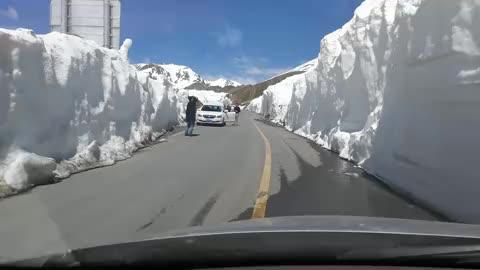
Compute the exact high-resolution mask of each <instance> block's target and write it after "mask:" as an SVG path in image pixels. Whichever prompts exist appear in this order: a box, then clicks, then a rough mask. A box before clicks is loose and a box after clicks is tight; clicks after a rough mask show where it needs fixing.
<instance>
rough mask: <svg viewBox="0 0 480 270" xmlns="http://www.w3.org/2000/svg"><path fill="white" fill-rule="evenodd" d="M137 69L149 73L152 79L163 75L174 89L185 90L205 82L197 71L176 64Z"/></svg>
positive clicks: (138, 65)
mask: <svg viewBox="0 0 480 270" xmlns="http://www.w3.org/2000/svg"><path fill="white" fill-rule="evenodd" d="M135 66H136V67H137V69H138V70H139V71H141V72H144V73H149V74H150V75H151V76H152V77H154V78H155V77H157V76H159V75H163V76H165V77H166V78H167V80H168V82H170V83H171V84H172V85H173V86H174V87H176V88H178V89H183V88H185V87H187V86H189V85H192V84H194V83H197V82H201V81H203V79H202V78H201V77H200V75H198V74H197V73H196V72H195V71H193V70H192V69H191V68H189V67H187V66H182V65H175V64H161V65H159V64H137V65H135Z"/></svg>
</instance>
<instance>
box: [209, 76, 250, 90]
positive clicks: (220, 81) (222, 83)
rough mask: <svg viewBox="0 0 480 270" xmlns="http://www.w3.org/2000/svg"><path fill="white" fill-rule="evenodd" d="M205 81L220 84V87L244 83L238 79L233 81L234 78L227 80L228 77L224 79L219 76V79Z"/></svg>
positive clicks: (213, 84)
mask: <svg viewBox="0 0 480 270" xmlns="http://www.w3.org/2000/svg"><path fill="white" fill-rule="evenodd" d="M205 82H206V83H207V84H208V85H210V86H219V87H222V88H223V87H227V86H234V87H237V86H240V85H242V84H241V83H239V82H236V81H233V80H227V79H224V78H219V79H216V80H213V81H209V80H206V81H205Z"/></svg>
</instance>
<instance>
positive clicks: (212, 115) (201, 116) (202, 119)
mask: <svg viewBox="0 0 480 270" xmlns="http://www.w3.org/2000/svg"><path fill="white" fill-rule="evenodd" d="M224 111H225V108H224V107H223V104H222V103H220V102H218V103H213V102H211V103H205V104H203V106H202V107H201V108H200V109H199V110H198V111H197V124H198V125H202V124H211V125H221V126H225V112H224Z"/></svg>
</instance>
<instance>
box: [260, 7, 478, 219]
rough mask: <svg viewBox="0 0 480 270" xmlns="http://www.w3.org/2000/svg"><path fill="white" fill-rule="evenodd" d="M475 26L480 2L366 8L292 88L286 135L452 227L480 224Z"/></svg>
mask: <svg viewBox="0 0 480 270" xmlns="http://www.w3.org/2000/svg"><path fill="white" fill-rule="evenodd" d="M479 25H480V1H478V0H455V1H453V0H367V1H365V2H364V3H363V4H362V5H361V6H360V7H359V8H358V9H357V10H356V12H355V15H354V17H353V19H352V20H351V21H350V22H348V23H347V24H346V25H345V26H344V27H343V28H342V29H339V30H338V31H336V32H334V33H332V34H330V35H328V36H326V37H325V38H324V39H322V41H321V46H320V47H321V48H320V53H319V57H318V66H317V67H316V70H314V71H310V72H307V73H306V74H305V75H304V77H303V80H304V84H303V85H304V87H292V88H291V91H292V95H291V99H290V100H289V105H288V111H287V112H286V114H285V117H284V119H283V120H285V122H286V126H287V128H288V129H290V130H293V131H294V132H296V133H298V134H300V135H303V136H306V137H308V138H310V139H312V140H315V141H316V142H318V143H320V144H322V145H323V146H324V147H326V148H328V149H332V150H334V151H337V152H339V153H340V155H341V157H343V158H346V159H349V160H352V161H355V162H357V163H359V165H361V166H362V167H363V168H365V169H366V170H367V171H369V172H370V173H372V174H374V175H377V176H378V177H379V178H381V179H382V180H383V181H385V182H386V183H387V184H389V185H390V186H392V187H394V188H395V189H397V190H398V191H401V192H403V193H407V194H409V195H410V196H411V197H413V198H415V199H416V200H418V201H421V202H423V203H424V204H426V205H428V206H430V207H431V208H433V209H436V210H437V211H439V212H441V213H443V214H445V215H446V216H448V217H450V218H452V219H454V220H458V221H464V222H476V223H478V222H480V210H479V209H478V208H477V207H476V206H477V205H478V204H479V203H480V196H479V195H478V192H479V190H480V170H478V169H477V166H478V165H477V163H478V162H479V158H478V153H480V143H479V139H478V138H479V134H480V27H478V26H479ZM288 91H290V90H288ZM266 97H267V98H268V93H267V94H266V95H264V96H263V99H265V98H266ZM270 99H272V98H270ZM258 103H259V102H258V101H256V103H255V104H257V105H256V108H258ZM257 110H258V109H257ZM273 110H276V111H281V109H280V108H274V109H273ZM260 112H261V110H260Z"/></svg>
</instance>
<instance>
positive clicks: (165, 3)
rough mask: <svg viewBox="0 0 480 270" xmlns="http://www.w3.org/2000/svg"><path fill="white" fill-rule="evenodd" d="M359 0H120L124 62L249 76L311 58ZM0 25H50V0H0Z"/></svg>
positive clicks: (41, 27)
mask: <svg viewBox="0 0 480 270" xmlns="http://www.w3.org/2000/svg"><path fill="white" fill-rule="evenodd" d="M360 3H361V0H236V1H234V0H123V1H122V22H121V23H122V40H123V39H124V38H127V37H128V38H131V39H133V47H132V48H131V50H130V61H131V62H132V63H138V62H154V63H175V64H182V65H187V66H190V67H192V68H193V69H194V70H195V71H196V72H198V73H199V74H201V75H202V76H204V77H207V78H217V77H221V76H223V77H226V78H230V79H235V80H238V81H241V82H255V81H260V80H263V79H266V78H269V77H271V76H273V75H275V74H276V73H278V72H281V71H283V70H286V69H288V68H291V67H294V66H297V65H299V64H301V63H303V62H306V61H308V60H310V59H313V58H314V57H316V56H317V54H318V51H319V44H320V39H321V38H322V37H323V36H324V35H326V34H328V33H330V32H332V31H334V30H335V29H337V28H339V27H341V26H342V25H343V24H344V23H345V22H347V21H348V20H349V19H350V18H351V17H352V15H353V11H354V10H355V8H356V7H357V6H358V5H359V4H360ZM0 27H6V28H15V27H25V28H31V29H34V30H35V32H37V33H46V32H48V31H49V0H0Z"/></svg>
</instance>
